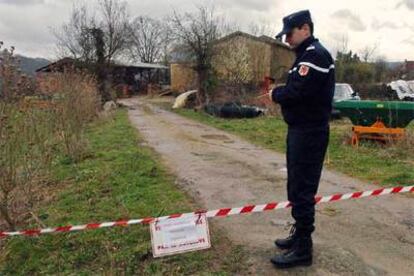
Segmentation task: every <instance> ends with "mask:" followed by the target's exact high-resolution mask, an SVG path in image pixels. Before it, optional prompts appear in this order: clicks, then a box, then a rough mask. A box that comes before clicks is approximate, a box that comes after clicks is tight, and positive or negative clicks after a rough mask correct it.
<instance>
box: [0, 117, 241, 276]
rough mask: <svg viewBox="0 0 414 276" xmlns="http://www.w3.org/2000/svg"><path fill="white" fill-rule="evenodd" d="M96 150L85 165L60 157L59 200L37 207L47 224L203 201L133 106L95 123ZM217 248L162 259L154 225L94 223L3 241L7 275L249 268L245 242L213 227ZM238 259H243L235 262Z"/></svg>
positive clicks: (177, 208) (1, 259) (148, 212)
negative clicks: (151, 139) (238, 243)
mask: <svg viewBox="0 0 414 276" xmlns="http://www.w3.org/2000/svg"><path fill="white" fill-rule="evenodd" d="M87 138H88V140H89V142H90V153H91V156H90V157H89V158H87V159H85V160H83V161H81V162H80V163H78V164H72V163H70V162H68V160H65V159H60V160H59V162H57V164H56V166H55V168H54V175H55V177H56V179H57V181H56V184H55V186H53V187H49V189H50V191H49V194H50V195H54V196H53V197H52V200H49V201H46V202H44V203H43V205H41V206H40V208H39V210H38V212H37V214H38V216H39V218H41V219H42V222H43V223H44V224H45V225H47V226H58V225H68V224H72V225H76V224H84V223H89V222H103V221H112V220H116V219H126V218H143V217H148V216H157V215H165V214H171V213H177V212H186V211H192V210H194V209H195V208H197V206H195V204H194V203H193V202H192V201H191V200H190V199H189V197H188V196H187V195H186V194H184V193H183V192H182V191H180V190H179V189H178V188H177V187H175V186H174V184H173V183H174V177H173V176H172V175H170V174H168V172H166V171H165V170H164V169H163V168H162V166H161V165H160V162H159V160H158V157H157V156H156V155H155V154H154V153H153V152H152V151H151V150H149V149H148V148H145V147H143V146H141V145H139V143H140V141H141V139H140V138H139V137H138V136H137V133H136V131H135V129H134V128H133V127H131V126H130V124H129V121H128V118H127V112H126V111H125V110H120V111H118V112H117V113H116V116H115V117H114V119H113V120H112V119H111V120H109V121H105V122H99V123H95V124H94V125H92V126H91V127H90V128H89V129H88V132H87ZM32 226H33V227H38V226H37V225H32ZM212 232H213V234H212V239H213V240H212V242H213V248H212V249H210V250H205V251H199V252H193V253H187V254H182V255H176V256H172V257H167V258H161V259H154V258H153V257H152V253H151V252H150V235H149V228H148V226H143V225H137V226H129V227H125V228H110V229H101V230H89V231H83V232H77V233H76V232H75V233H69V234H55V235H44V236H39V237H33V238H27V237H15V238H10V239H8V240H6V241H5V242H3V246H2V247H3V248H2V252H1V254H0V274H1V275H6V274H7V275H16V274H18V275H27V274H57V273H60V274H81V275H82V274H83V275H90V274H103V273H105V274H128V275H130V274H135V275H154V274H155V275H162V274H165V273H168V274H170V275H171V274H172V275H175V274H195V273H197V274H217V275H223V274H227V273H230V274H232V273H237V272H239V271H240V269H244V266H243V264H244V263H245V256H244V254H243V249H242V248H240V247H235V246H232V245H231V244H230V243H229V241H228V240H227V238H225V236H224V235H223V234H222V233H220V231H218V230H217V229H215V227H212ZM235 258H236V259H237V260H236V261H235Z"/></svg>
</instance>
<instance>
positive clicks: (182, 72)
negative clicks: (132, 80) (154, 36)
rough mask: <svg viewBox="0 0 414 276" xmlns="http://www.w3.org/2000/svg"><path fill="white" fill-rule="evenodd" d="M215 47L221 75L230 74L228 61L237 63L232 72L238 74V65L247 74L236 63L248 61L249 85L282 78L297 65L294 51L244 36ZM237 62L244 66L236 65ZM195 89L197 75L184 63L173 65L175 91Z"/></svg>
mask: <svg viewBox="0 0 414 276" xmlns="http://www.w3.org/2000/svg"><path fill="white" fill-rule="evenodd" d="M216 47H217V50H218V52H219V54H218V55H217V56H216V57H215V59H214V60H213V66H214V69H215V70H216V72H217V73H218V75H219V76H221V77H223V76H228V75H231V73H229V72H227V71H228V68H229V66H228V65H229V64H226V62H231V63H235V64H236V65H233V66H230V67H231V70H233V71H237V70H236V69H237V66H240V70H243V71H246V70H247V68H246V66H244V63H243V62H238V61H237V59H239V61H245V63H247V64H248V67H249V68H248V70H249V71H250V74H251V76H250V77H249V82H251V83H255V84H260V83H261V82H262V81H263V80H264V78H265V77H268V76H269V77H274V78H276V79H281V78H282V77H283V76H285V75H286V73H287V72H288V71H289V68H290V66H291V65H292V64H293V62H294V53H293V51H291V50H289V49H287V48H284V47H283V46H280V45H277V44H276V43H268V42H265V41H261V40H259V39H254V38H251V37H248V36H244V35H237V36H233V37H231V38H229V39H222V40H220V41H219V42H218V43H217V45H216ZM235 59H236V60H235ZM237 63H241V64H239V65H237ZM233 74H234V72H233ZM195 87H196V73H195V72H194V70H192V69H191V68H190V67H189V66H188V65H186V64H183V63H174V64H171V89H172V90H174V91H179V92H184V91H188V90H191V89H194V88H195Z"/></svg>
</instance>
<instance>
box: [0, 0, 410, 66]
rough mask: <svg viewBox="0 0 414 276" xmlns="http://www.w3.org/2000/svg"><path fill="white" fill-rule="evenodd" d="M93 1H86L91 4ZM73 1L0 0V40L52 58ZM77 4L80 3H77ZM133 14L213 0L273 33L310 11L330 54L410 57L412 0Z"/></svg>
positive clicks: (256, 2) (140, 1) (235, 0)
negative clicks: (344, 50)
mask: <svg viewBox="0 0 414 276" xmlns="http://www.w3.org/2000/svg"><path fill="white" fill-rule="evenodd" d="M95 1H96V0H92V1H88V2H95ZM74 2H75V1H72V0H0V41H2V40H3V41H4V42H5V44H6V45H8V46H10V45H14V46H15V47H16V48H17V52H18V53H20V54H24V55H28V56H32V57H46V58H51V59H53V58H54V57H55V48H54V37H53V35H52V33H51V31H50V29H51V28H55V27H58V26H60V25H61V24H62V22H64V21H67V20H68V18H69V15H70V13H71V9H72V5H73V3H74ZM77 2H79V1H77ZM126 2H128V6H129V13H130V14H131V15H133V16H137V15H148V16H152V17H163V16H165V15H167V14H169V13H171V11H173V10H174V9H175V10H177V11H180V12H181V11H191V10H193V9H194V7H195V5H196V4H200V3H201V4H203V3H206V4H209V5H211V4H214V5H215V6H216V10H217V12H218V13H220V14H221V15H223V16H224V17H225V18H226V20H228V21H231V22H233V23H236V24H237V25H239V26H240V28H242V29H244V30H249V28H248V26H249V25H250V24H252V23H254V24H258V25H267V26H268V27H269V28H270V29H271V30H272V34H273V35H274V34H276V33H277V32H278V31H279V29H280V28H281V26H282V23H281V22H282V17H283V16H284V15H287V14H289V13H292V12H295V11H298V10H301V9H309V10H310V11H311V13H312V17H313V20H314V22H315V36H317V37H318V38H319V39H320V40H321V41H322V43H323V44H325V45H326V46H327V48H328V49H329V50H330V51H331V52H333V53H334V52H335V51H336V50H337V49H338V48H340V47H341V45H342V44H343V43H342V42H341V41H343V38H344V37H346V38H347V41H348V47H349V49H352V50H354V51H356V52H361V51H362V49H364V47H366V46H370V47H372V46H373V45H377V51H376V55H377V56H384V57H385V58H386V59H387V60H388V61H402V60H404V59H408V60H414V0H346V1H342V0H341V1H340V0H337V1H331V0H313V1H310V0H284V1H282V0H197V1H196V0H193V1H190V0H129V1H126Z"/></svg>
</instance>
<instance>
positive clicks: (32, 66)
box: [16, 55, 50, 75]
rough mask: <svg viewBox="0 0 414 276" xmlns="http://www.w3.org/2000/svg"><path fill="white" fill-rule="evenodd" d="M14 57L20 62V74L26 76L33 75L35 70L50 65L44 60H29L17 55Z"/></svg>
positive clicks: (29, 58)
mask: <svg viewBox="0 0 414 276" xmlns="http://www.w3.org/2000/svg"><path fill="white" fill-rule="evenodd" d="M16 57H17V58H18V59H19V60H20V68H21V70H22V72H24V73H26V74H28V75H34V74H35V71H36V69H39V68H40V67H43V66H46V65H48V64H49V63H50V61H49V60H47V59H44V58H31V57H25V56H21V55H17V56H16Z"/></svg>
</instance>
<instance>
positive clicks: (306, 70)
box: [298, 65, 309, 77]
mask: <svg viewBox="0 0 414 276" xmlns="http://www.w3.org/2000/svg"><path fill="white" fill-rule="evenodd" d="M298 72H299V75H301V76H302V77H304V76H306V75H307V74H308V73H309V67H308V66H306V65H301V66H300V67H299V71H298Z"/></svg>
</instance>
